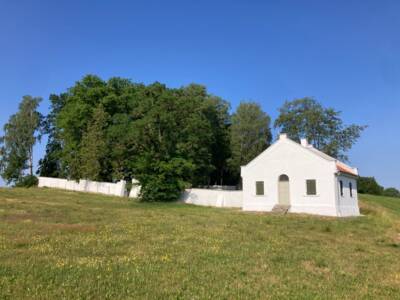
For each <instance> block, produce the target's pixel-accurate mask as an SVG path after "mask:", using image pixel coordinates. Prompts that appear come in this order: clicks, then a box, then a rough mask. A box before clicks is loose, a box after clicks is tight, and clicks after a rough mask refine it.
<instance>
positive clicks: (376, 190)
mask: <svg viewBox="0 0 400 300" xmlns="http://www.w3.org/2000/svg"><path fill="white" fill-rule="evenodd" d="M357 187H358V192H359V193H363V194H371V195H382V194H383V191H384V188H383V187H382V186H380V185H379V184H378V182H377V181H376V179H375V178H374V177H359V178H358V180H357Z"/></svg>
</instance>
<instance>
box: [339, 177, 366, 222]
mask: <svg viewBox="0 0 400 300" xmlns="http://www.w3.org/2000/svg"><path fill="white" fill-rule="evenodd" d="M340 180H341V181H342V182H343V196H342V195H341V194H340V183H339V182H340ZM350 183H351V184H352V190H353V196H352V197H351V195H350ZM336 188H337V193H336V195H337V199H338V200H337V203H338V214H339V216H341V217H349V216H359V215H360V209H359V207H358V194H357V180H356V179H355V178H353V177H349V176H345V175H339V176H337V180H336Z"/></svg>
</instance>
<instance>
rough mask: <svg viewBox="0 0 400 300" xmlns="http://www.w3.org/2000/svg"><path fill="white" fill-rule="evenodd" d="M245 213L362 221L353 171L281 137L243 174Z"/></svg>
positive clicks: (330, 158) (328, 157)
mask: <svg viewBox="0 0 400 300" xmlns="http://www.w3.org/2000/svg"><path fill="white" fill-rule="evenodd" d="M241 176H242V180H243V210H248V211H272V210H273V209H275V210H276V209H284V210H286V209H288V211H289V212H296V213H310V214H318V215H325V216H338V217H345V216H358V215H359V214H360V210H359V207H358V196H357V181H356V179H357V176H358V171H357V169H355V168H352V167H349V166H348V165H346V164H344V163H342V162H340V161H338V160H336V159H335V158H332V157H330V156H328V155H326V154H324V153H322V152H321V151H319V150H317V149H315V148H314V147H313V146H311V145H309V144H308V143H307V141H306V140H302V141H301V144H298V143H296V142H294V141H292V140H290V139H289V138H288V137H287V136H286V134H281V135H280V137H279V140H278V141H277V142H275V143H274V144H273V145H271V146H270V147H269V148H268V149H266V150H265V151H264V152H262V153H261V154H260V155H259V156H257V157H256V158H255V159H253V160H252V161H251V162H249V163H248V164H247V165H246V166H243V167H242V169H241Z"/></svg>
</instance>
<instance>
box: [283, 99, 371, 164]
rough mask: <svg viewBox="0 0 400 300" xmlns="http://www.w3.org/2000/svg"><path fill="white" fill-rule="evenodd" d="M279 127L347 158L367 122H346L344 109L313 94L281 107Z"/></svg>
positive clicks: (327, 151) (338, 156)
mask: <svg viewBox="0 0 400 300" xmlns="http://www.w3.org/2000/svg"><path fill="white" fill-rule="evenodd" d="M279 112H280V114H279V116H278V118H277V119H276V120H275V127H276V128H279V129H280V130H281V131H282V132H285V133H287V134H288V136H289V137H290V138H292V139H295V140H297V141H299V140H300V139H301V138H307V139H308V141H309V143H310V144H312V145H313V146H314V147H316V148H317V149H319V150H321V151H323V152H325V153H327V154H328V155H331V156H333V157H335V158H339V159H342V160H347V156H346V154H345V153H346V151H348V150H349V149H350V148H351V147H352V146H353V144H354V143H355V142H356V141H357V139H358V138H359V137H360V135H361V133H362V131H363V130H364V129H365V128H366V126H360V125H355V124H351V125H344V124H343V121H342V119H341V118H340V112H338V111H336V110H334V109H333V108H324V107H323V106H322V105H321V104H320V103H318V102H317V101H316V100H315V99H313V98H307V97H306V98H302V99H295V100H293V101H290V102H285V104H284V105H283V106H282V107H281V108H280V110H279Z"/></svg>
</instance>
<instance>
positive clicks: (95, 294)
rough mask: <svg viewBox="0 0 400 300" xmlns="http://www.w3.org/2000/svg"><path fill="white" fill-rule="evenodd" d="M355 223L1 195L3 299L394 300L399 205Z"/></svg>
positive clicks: (369, 199)
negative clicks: (294, 299)
mask: <svg viewBox="0 0 400 300" xmlns="http://www.w3.org/2000/svg"><path fill="white" fill-rule="evenodd" d="M360 198H361V200H360V205H361V208H362V213H363V214H364V215H365V216H363V217H359V218H345V219H336V218H328V217H315V216H307V215H295V214H289V215H285V216H281V215H273V214H269V213H245V212H241V211H240V210H234V209H218V208H206V207H196V206H192V205H186V204H181V203H140V202H135V201H132V200H128V199H125V198H115V197H107V196H101V195H94V194H83V193H75V192H67V191H59V190H50V189H0V298H1V299H21V298H25V299H26V298H29V299H77V298H79V299H81V298H82V299H127V298H132V299H177V298H179V299H211V298H212V299H249V298H251V299H254V298H262V299H269V298H282V299H285V298H286V299H287V298H296V299H310V298H314V299H359V298H369V299H377V298H388V299H396V298H398V299H400V199H394V198H385V197H374V196H369V195H361V196H360Z"/></svg>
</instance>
